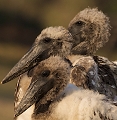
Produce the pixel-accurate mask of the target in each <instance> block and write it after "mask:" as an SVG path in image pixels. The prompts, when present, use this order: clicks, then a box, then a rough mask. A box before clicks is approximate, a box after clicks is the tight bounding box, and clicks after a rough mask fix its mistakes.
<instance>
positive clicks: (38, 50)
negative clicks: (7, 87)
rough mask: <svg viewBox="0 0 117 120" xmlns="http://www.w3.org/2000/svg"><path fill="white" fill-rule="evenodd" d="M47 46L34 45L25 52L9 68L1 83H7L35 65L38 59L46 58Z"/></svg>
mask: <svg viewBox="0 0 117 120" xmlns="http://www.w3.org/2000/svg"><path fill="white" fill-rule="evenodd" d="M48 51H49V49H47V48H45V49H44V48H42V47H41V46H38V45H35V46H33V47H32V48H31V50H30V51H29V52H27V53H26V54H25V55H24V56H23V57H22V58H21V60H20V61H19V62H18V63H17V64H16V65H15V66H14V67H13V68H12V69H11V70H10V72H9V73H8V74H7V75H6V77H5V78H4V79H3V80H2V82H1V84H4V83H7V82H9V81H11V80H13V79H14V78H16V77H18V76H19V75H21V74H23V73H25V72H26V71H28V70H30V69H31V68H33V67H34V66H36V65H37V64H38V63H39V62H40V61H42V60H44V59H46V58H48V57H49V56H48Z"/></svg>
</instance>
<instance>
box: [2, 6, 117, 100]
mask: <svg viewBox="0 0 117 120" xmlns="http://www.w3.org/2000/svg"><path fill="white" fill-rule="evenodd" d="M86 15H87V16H88V17H87V16H86ZM92 15H93V16H92ZM79 18H80V22H81V23H82V21H83V20H84V21H83V24H82V25H81V26H80V27H79V26H77V23H78V24H79ZM81 19H82V21H81ZM99 21H102V22H99ZM85 22H86V23H85ZM90 24H91V25H90ZM82 26H83V27H82ZM90 26H92V27H91V29H90ZM60 28H62V29H64V30H63V31H64V32H63V33H61V34H62V37H61V42H59V43H58V42H57V43H56V44H54V43H51V37H53V39H56V38H57V40H59V39H60V36H59V35H61V34H59V33H60V31H62V30H61V29H59V30H60V31H59V30H55V31H54V30H53V31H51V30H50V29H46V30H43V31H42V33H41V34H40V35H39V36H38V37H37V39H36V41H35V42H34V44H33V46H32V48H31V50H30V51H29V52H28V53H27V54H26V55H24V57H23V58H22V59H21V60H20V61H19V62H18V63H17V64H16V66H15V67H14V68H12V69H11V71H10V72H9V73H8V75H7V76H6V77H5V78H4V79H3V81H2V83H3V84H4V83H6V82H8V81H10V80H12V79H13V78H15V77H18V76H19V75H21V74H23V73H25V72H26V71H31V69H32V68H33V67H35V66H36V65H37V64H38V63H39V62H40V61H42V60H44V59H46V58H47V57H49V56H51V55H56V54H58V55H60V56H65V57H66V58H68V60H70V61H71V63H72V64H74V62H75V61H76V62H75V63H76V64H77V65H78V64H79V65H80V64H81V62H80V63H78V61H79V60H77V59H82V60H83V62H84V63H83V64H82V65H83V66H82V67H85V69H87V75H88V76H90V75H91V74H90V73H89V71H90V69H93V68H94V70H93V71H95V72H94V73H95V74H94V75H93V78H94V79H95V80H93V81H95V82H96V84H95V85H96V86H95V85H92V75H91V76H90V77H88V79H87V77H86V78H85V86H87V88H90V89H93V90H96V91H98V92H100V93H102V94H105V95H107V96H108V97H109V98H111V99H113V100H117V74H116V71H117V65H116V64H115V63H113V62H110V61H109V60H108V59H107V58H105V57H101V56H91V54H93V53H94V52H96V50H97V49H98V48H99V47H101V46H103V44H105V43H106V42H107V41H108V39H109V38H108V37H109V36H110V34H109V30H110V25H109V18H108V17H106V16H105V15H104V14H103V13H102V12H101V11H98V10H97V9H96V8H94V9H90V8H86V9H85V10H83V11H81V12H80V13H79V14H78V15H76V17H75V18H73V20H71V22H70V24H69V27H68V30H69V31H68V30H66V29H65V28H63V27H60ZM82 28H83V29H82ZM94 28H95V29H96V30H97V32H95V31H94V30H95V29H94ZM87 29H88V30H87ZM78 30H79V31H80V32H79V34H77V31H78ZM65 31H66V32H65ZM74 31H75V32H74ZM85 31H86V32H85ZM87 31H89V32H87ZM46 32H47V33H46ZM56 32H58V33H56ZM69 32H70V33H69ZM66 33H68V35H67V34H66ZM81 33H82V34H83V35H82V34H81ZM44 34H47V36H46V37H45V38H44V40H42V39H43V36H44ZM90 35H91V36H90ZM64 36H66V40H65V41H67V39H68V42H67V43H68V45H67V44H66V43H65V42H64V41H63V39H62V38H63V37H64ZM69 36H70V37H69ZM75 36H76V37H75ZM78 36H79V37H78ZM82 36H85V37H83V38H82ZM76 38H80V39H78V40H77V39H76ZM90 38H92V39H93V40H92V39H91V40H90ZM82 40H83V41H82ZM41 41H46V43H48V44H49V43H50V44H51V45H50V46H49V45H47V47H45V46H44V45H43V44H42V43H43V42H41ZM82 43H83V44H82ZM84 44H85V45H84ZM57 46H58V47H57ZM82 47H85V48H87V49H86V50H85V52H82V50H83V51H84V49H80V48H82ZM76 48H77V49H76ZM78 49H80V50H78ZM79 51H81V52H79ZM82 53H85V54H82ZM88 55H90V57H88V58H89V60H88V58H87V56H88ZM85 58H86V60H85ZM26 61H27V62H26ZM91 61H92V62H91ZM87 62H88V63H87ZM95 63H96V64H97V65H95ZM85 64H88V66H85ZM86 67H88V68H86ZM76 69H77V68H76ZM88 70H89V71H88ZM27 74H28V72H27V73H26V74H25V75H27ZM95 75H96V76H95ZM27 76H28V77H30V76H29V75H27ZM78 76H80V75H79V74H78V75H77V81H78V82H79V77H78ZM81 76H82V75H81ZM29 79H30V78H29ZM72 81H73V80H72ZM74 81H75V82H74V83H76V78H75V79H74ZM76 84H77V83H76ZM87 84H90V85H91V86H89V85H87Z"/></svg>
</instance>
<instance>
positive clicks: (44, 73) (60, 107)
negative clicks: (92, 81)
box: [15, 56, 117, 120]
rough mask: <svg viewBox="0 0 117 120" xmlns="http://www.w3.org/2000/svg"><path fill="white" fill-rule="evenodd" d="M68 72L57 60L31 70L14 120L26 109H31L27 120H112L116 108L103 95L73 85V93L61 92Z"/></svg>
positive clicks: (59, 60)
mask: <svg viewBox="0 0 117 120" xmlns="http://www.w3.org/2000/svg"><path fill="white" fill-rule="evenodd" d="M71 69H72V68H71V66H70V64H69V62H68V61H66V60H65V59H62V58H61V57H59V56H51V57H49V58H48V59H46V60H43V61H41V62H40V63H39V64H38V65H37V66H36V67H35V68H34V69H33V71H32V74H31V76H32V79H31V84H30V85H29V87H28V89H27V91H26V93H25V95H24V96H23V99H22V100H21V102H20V103H19V105H18V106H17V108H16V109H15V117H16V118H17V117H18V116H19V118H18V119H17V120H21V119H20V116H21V115H22V114H23V112H24V111H25V110H27V109H28V108H29V109H32V108H33V110H31V112H29V114H30V116H31V117H30V119H28V120H92V119H93V120H94V119H96V120H110V119H111V120H116V118H117V114H116V112H117V107H116V106H114V105H113V104H112V102H111V101H109V100H108V99H107V98H106V97H105V96H104V95H100V94H99V93H97V92H93V91H91V90H88V89H86V90H84V89H82V88H80V87H76V86H74V85H72V88H73V87H74V90H73V92H69V91H68V90H66V91H65V90H64V89H65V87H66V86H67V85H68V83H69V79H70V72H71ZM30 106H31V108H30ZM32 106H33V107H32ZM24 116H25V113H24ZM22 120H23V118H22Z"/></svg>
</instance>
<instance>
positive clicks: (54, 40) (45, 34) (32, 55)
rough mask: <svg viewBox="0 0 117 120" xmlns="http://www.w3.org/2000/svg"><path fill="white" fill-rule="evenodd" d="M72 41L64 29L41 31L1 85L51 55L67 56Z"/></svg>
mask: <svg viewBox="0 0 117 120" xmlns="http://www.w3.org/2000/svg"><path fill="white" fill-rule="evenodd" d="M73 41H74V39H73V38H72V35H71V34H70V33H69V31H68V30H66V29H65V28H64V27H62V26H59V27H49V28H46V29H44V30H42V32H41V34H40V35H39V36H37V38H36V40H35V42H34V44H33V46H32V47H31V49H30V50H29V52H27V53H26V54H25V55H24V56H23V57H22V58H21V60H20V61H19V62H18V63H17V64H16V65H15V66H14V67H13V68H12V69H11V71H10V72H9V73H8V74H7V75H6V77H5V78H4V79H3V80H2V82H1V83H2V84H4V83H6V82H9V81H10V80H12V79H14V78H16V77H18V76H19V75H21V74H23V73H25V72H26V71H29V70H30V69H31V68H33V67H34V66H36V65H37V64H38V63H39V62H40V61H42V60H44V59H46V58H48V57H49V56H51V55H59V56H67V55H68V54H70V52H71V48H72V45H73Z"/></svg>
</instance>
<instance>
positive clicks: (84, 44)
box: [68, 7, 111, 55]
mask: <svg viewBox="0 0 117 120" xmlns="http://www.w3.org/2000/svg"><path fill="white" fill-rule="evenodd" d="M109 23H110V21H109V18H108V17H107V16H106V15H105V14H104V13H103V12H102V11H99V10H98V9H97V8H92V9H91V8H90V7H88V8H85V9H84V10H82V11H80V12H79V13H78V14H77V15H76V16H75V17H74V18H73V19H72V20H71V21H70V23H69V25H68V30H69V32H70V33H71V34H72V36H73V38H74V39H75V43H74V46H75V47H74V48H73V49H72V51H73V52H74V53H76V54H84V55H93V54H94V53H95V52H96V51H97V50H98V49H99V48H100V47H102V46H103V45H105V43H106V42H108V41H109V36H110V29H111V26H110V24H109Z"/></svg>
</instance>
